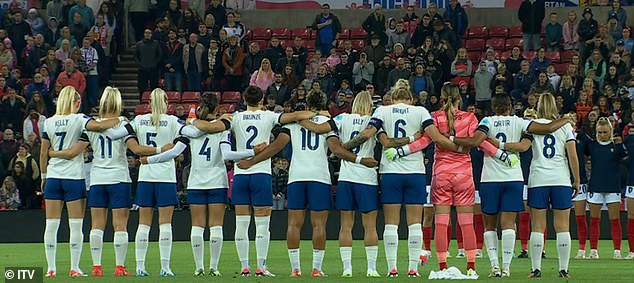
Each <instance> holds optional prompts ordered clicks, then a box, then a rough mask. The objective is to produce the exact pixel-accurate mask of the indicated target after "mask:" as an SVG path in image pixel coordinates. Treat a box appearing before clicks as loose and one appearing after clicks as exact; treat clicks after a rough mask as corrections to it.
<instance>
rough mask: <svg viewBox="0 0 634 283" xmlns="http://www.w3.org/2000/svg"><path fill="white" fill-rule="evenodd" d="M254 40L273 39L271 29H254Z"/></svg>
mask: <svg viewBox="0 0 634 283" xmlns="http://www.w3.org/2000/svg"><path fill="white" fill-rule="evenodd" d="M253 39H254V40H269V39H271V29H269V28H254V29H253Z"/></svg>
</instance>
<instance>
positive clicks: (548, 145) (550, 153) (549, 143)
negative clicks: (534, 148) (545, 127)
mask: <svg viewBox="0 0 634 283" xmlns="http://www.w3.org/2000/svg"><path fill="white" fill-rule="evenodd" d="M542 153H543V154H544V157H546V158H548V159H550V158H553V157H554V156H555V137H554V136H553V135H545V136H544V150H543V151H542Z"/></svg>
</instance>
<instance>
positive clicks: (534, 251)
mask: <svg viewBox="0 0 634 283" xmlns="http://www.w3.org/2000/svg"><path fill="white" fill-rule="evenodd" d="M530 241H531V246H530V247H529V249H530V252H531V266H532V270H535V269H539V270H541V269H542V251H543V250H544V233H540V232H531V239H530ZM569 243H570V242H569ZM557 246H559V243H557ZM569 253H570V252H569Z"/></svg>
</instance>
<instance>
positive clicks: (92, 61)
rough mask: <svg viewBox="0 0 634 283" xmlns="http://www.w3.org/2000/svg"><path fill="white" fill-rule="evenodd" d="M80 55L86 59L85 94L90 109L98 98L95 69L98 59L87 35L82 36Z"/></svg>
mask: <svg viewBox="0 0 634 283" xmlns="http://www.w3.org/2000/svg"><path fill="white" fill-rule="evenodd" d="M81 57H82V58H83V59H84V61H86V65H87V66H88V72H87V76H86V90H87V92H86V96H87V98H88V100H87V102H88V104H87V105H88V107H89V108H88V109H92V108H93V107H96V106H97V99H98V98H99V97H98V95H99V94H98V92H99V71H98V70H97V64H98V62H99V60H100V59H99V54H97V50H95V48H93V47H92V46H90V39H89V38H87V37H86V38H84V40H83V42H82V48H81Z"/></svg>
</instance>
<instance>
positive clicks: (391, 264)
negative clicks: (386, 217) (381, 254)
mask: <svg viewBox="0 0 634 283" xmlns="http://www.w3.org/2000/svg"><path fill="white" fill-rule="evenodd" d="M383 245H384V246H385V259H386V260H387V269H388V270H387V272H390V271H392V270H393V269H396V256H397V253H398V226H397V225H392V224H386V225H385V229H384V230H383Z"/></svg>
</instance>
